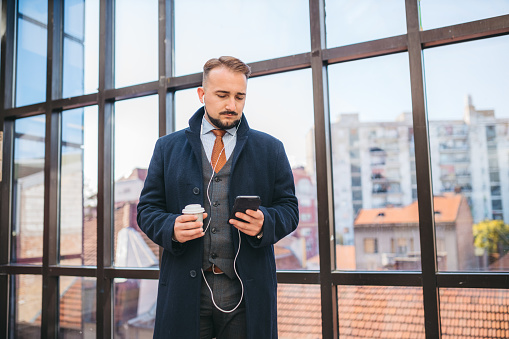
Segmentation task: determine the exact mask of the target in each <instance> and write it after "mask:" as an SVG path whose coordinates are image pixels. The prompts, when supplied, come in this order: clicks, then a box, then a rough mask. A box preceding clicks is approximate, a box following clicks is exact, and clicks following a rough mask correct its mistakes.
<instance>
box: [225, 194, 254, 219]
mask: <svg viewBox="0 0 509 339" xmlns="http://www.w3.org/2000/svg"><path fill="white" fill-rule="evenodd" d="M261 203H262V200H261V199H260V197H259V196H257V195H239V196H237V197H236V198H235V203H234V204H233V208H232V212H231V213H230V219H237V220H240V221H244V220H242V219H240V218H237V217H236V216H235V213H237V212H242V213H246V210H253V211H256V210H257V209H258V207H260V204H261Z"/></svg>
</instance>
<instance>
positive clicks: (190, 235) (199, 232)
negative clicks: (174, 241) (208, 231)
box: [181, 227, 205, 241]
mask: <svg viewBox="0 0 509 339" xmlns="http://www.w3.org/2000/svg"><path fill="white" fill-rule="evenodd" d="M204 235H205V233H204V232H203V228H201V227H200V228H195V229H190V230H184V231H182V232H181V237H182V238H183V239H184V240H185V241H189V240H193V239H196V238H199V237H202V236H204Z"/></svg>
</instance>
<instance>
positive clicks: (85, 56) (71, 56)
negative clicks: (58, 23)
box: [62, 0, 99, 98]
mask: <svg viewBox="0 0 509 339" xmlns="http://www.w3.org/2000/svg"><path fill="white" fill-rule="evenodd" d="M98 22H99V1H98V0H86V1H85V0H66V1H65V2H64V53H63V86H62V96H63V97H64V98H67V97H72V96H78V95H83V94H88V93H92V92H96V91H97V87H98V72H99V70H98V58H99V52H98V47H99V24H98Z"/></svg>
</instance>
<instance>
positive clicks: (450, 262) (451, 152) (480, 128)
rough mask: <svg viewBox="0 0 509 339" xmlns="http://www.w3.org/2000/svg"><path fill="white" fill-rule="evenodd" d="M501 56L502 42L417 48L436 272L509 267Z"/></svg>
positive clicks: (507, 117)
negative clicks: (422, 77) (424, 109)
mask: <svg viewBox="0 0 509 339" xmlns="http://www.w3.org/2000/svg"><path fill="white" fill-rule="evenodd" d="M507 53H509V37H500V38H493V39H486V40H480V41H474V42H468V43H463V44H456V45H451V46H445V47H439V48H434V49H430V50H425V51H424V61H425V64H426V90H427V106H428V118H429V136H430V150H431V169H432V174H433V175H432V178H433V193H434V199H435V225H436V237H437V248H438V252H439V255H440V256H441V259H443V260H442V262H441V265H439V268H440V269H441V270H447V271H457V270H474V271H477V270H481V271H490V270H504V271H508V270H509V263H508V261H507V257H508V256H507V253H508V251H509V242H508V241H507V237H508V236H509V225H507V224H508V222H509V177H508V175H507V168H509V157H508V156H507V154H508V153H509V146H508V145H509V144H508V142H507V140H508V139H509V98H508V96H507V93H509V83H508V82H507V79H508V78H509V66H508V64H507V62H506V60H505V58H504V55H506V54H507ZM481 68H482V69H481Z"/></svg>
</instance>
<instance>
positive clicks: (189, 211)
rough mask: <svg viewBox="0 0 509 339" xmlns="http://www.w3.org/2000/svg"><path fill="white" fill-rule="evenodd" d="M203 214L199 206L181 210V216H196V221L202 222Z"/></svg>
mask: <svg viewBox="0 0 509 339" xmlns="http://www.w3.org/2000/svg"><path fill="white" fill-rule="evenodd" d="M203 212H205V209H204V208H203V207H201V205H200V204H191V205H187V206H186V207H185V208H184V209H183V210H182V214H192V215H196V216H197V217H198V219H197V220H196V221H199V222H203Z"/></svg>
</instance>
